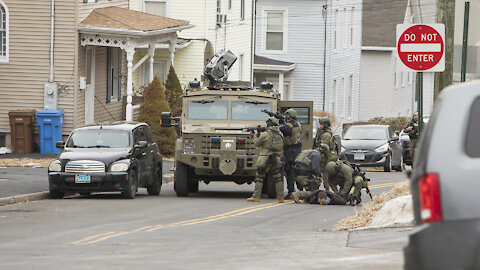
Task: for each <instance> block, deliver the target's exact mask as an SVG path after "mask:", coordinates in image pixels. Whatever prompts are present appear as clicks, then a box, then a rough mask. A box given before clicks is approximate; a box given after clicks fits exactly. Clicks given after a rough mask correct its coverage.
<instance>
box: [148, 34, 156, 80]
mask: <svg viewBox="0 0 480 270" xmlns="http://www.w3.org/2000/svg"><path fill="white" fill-rule="evenodd" d="M148 56H150V58H149V65H150V66H149V74H148V82H149V83H151V82H152V81H153V62H154V61H155V59H154V56H155V43H150V44H149V45H148Z"/></svg>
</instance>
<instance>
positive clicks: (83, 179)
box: [75, 175, 90, 184]
mask: <svg viewBox="0 0 480 270" xmlns="http://www.w3.org/2000/svg"><path fill="white" fill-rule="evenodd" d="M89 183H90V175H75V184H89Z"/></svg>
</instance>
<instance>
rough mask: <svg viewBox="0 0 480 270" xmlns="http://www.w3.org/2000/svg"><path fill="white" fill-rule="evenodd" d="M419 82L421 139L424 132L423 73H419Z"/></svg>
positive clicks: (419, 134) (418, 110)
mask: <svg viewBox="0 0 480 270" xmlns="http://www.w3.org/2000/svg"><path fill="white" fill-rule="evenodd" d="M417 82H418V104H417V113H418V137H419V138H420V136H421V135H422V130H423V72H418V73H417Z"/></svg>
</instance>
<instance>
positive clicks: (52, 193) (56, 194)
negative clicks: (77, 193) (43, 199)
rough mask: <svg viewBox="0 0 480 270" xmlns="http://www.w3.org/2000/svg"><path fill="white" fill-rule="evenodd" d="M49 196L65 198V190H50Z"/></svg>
mask: <svg viewBox="0 0 480 270" xmlns="http://www.w3.org/2000/svg"><path fill="white" fill-rule="evenodd" d="M49 196H50V198H51V199H63V196H65V192H60V191H55V190H50V194H49Z"/></svg>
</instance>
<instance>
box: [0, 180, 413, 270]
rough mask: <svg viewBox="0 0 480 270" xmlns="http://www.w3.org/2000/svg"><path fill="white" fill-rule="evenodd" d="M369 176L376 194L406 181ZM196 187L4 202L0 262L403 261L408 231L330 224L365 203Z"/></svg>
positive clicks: (333, 264)
mask: <svg viewBox="0 0 480 270" xmlns="http://www.w3.org/2000/svg"><path fill="white" fill-rule="evenodd" d="M367 174H368V176H369V177H371V178H372V183H371V184H372V187H373V188H372V192H373V193H374V194H379V193H380V192H382V191H385V190H388V189H389V188H391V186H390V185H388V184H387V183H391V182H398V181H401V180H403V179H404V176H403V174H401V173H382V172H368V173H367ZM0 184H2V183H0ZM0 187H1V185H0ZM200 190H201V192H200V193H198V194H194V195H192V196H190V197H186V198H177V197H176V196H175V193H174V191H173V185H171V184H166V185H164V186H163V188H162V192H161V195H160V196H147V195H146V190H145V189H140V190H139V194H138V196H137V198H136V199H135V200H123V199H120V195H119V194H115V193H105V194H96V195H92V196H71V197H67V198H66V199H63V200H43V201H36V202H30V203H26V204H16V205H8V206H4V207H0V228H1V230H0V239H2V240H1V244H0V269H52V268H53V269H55V268H59V267H62V268H67V269H93V268H97V269H132V268H136V269H160V268H164V269H225V268H229V269H356V270H358V269H401V266H402V262H403V259H402V258H403V257H402V254H401V251H400V250H401V246H402V245H403V244H404V243H405V240H406V233H408V230H405V229H394V230H382V231H374V232H372V231H365V232H353V233H351V232H333V231H330V229H331V227H332V226H333V225H334V224H335V223H336V222H337V221H338V220H339V219H341V218H342V217H345V216H349V215H352V214H354V213H355V212H356V211H359V210H360V208H359V207H351V206H318V205H297V204H294V203H287V204H278V203H276V201H275V200H270V199H262V201H261V202H260V203H248V202H246V201H245V200H244V198H246V197H247V196H249V195H250V194H251V191H252V190H253V185H250V186H248V185H241V186H238V185H236V184H233V183H210V184H209V185H204V184H201V185H200ZM364 200H368V199H367V197H366V195H364Z"/></svg>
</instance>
